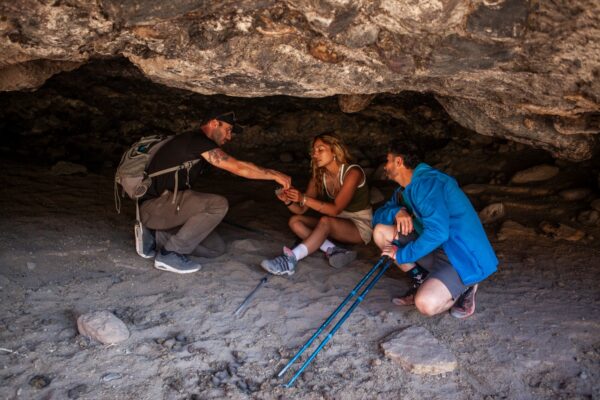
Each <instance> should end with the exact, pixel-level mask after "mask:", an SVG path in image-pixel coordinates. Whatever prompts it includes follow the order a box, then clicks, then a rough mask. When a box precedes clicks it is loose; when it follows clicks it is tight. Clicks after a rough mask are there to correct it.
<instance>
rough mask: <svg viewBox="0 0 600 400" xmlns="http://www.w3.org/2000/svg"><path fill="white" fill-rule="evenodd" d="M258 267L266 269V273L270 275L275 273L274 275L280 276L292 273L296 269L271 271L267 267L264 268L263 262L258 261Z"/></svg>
mask: <svg viewBox="0 0 600 400" xmlns="http://www.w3.org/2000/svg"><path fill="white" fill-rule="evenodd" d="M260 267H261V268H262V269H264V270H265V271H267V272H268V273H270V274H271V275H276V276H282V275H294V272H296V271H294V270H292V271H283V272H273V271H270V270H269V269H268V268H266V267H265V266H264V265H263V263H260Z"/></svg>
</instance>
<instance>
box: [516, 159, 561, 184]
mask: <svg viewBox="0 0 600 400" xmlns="http://www.w3.org/2000/svg"><path fill="white" fill-rule="evenodd" d="M558 172H559V169H558V167H555V166H552V165H547V164H542V165H536V166H535V167H531V168H527V169H525V170H522V171H519V172H517V173H516V174H515V175H514V176H513V177H512V179H511V182H512V183H529V182H541V181H546V180H548V179H551V178H554V177H555V176H556V175H558Z"/></svg>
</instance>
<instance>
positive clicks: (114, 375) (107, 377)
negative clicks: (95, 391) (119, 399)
mask: <svg viewBox="0 0 600 400" xmlns="http://www.w3.org/2000/svg"><path fill="white" fill-rule="evenodd" d="M122 377H123V375H121V374H119V373H118V372H109V373H107V374H104V375H102V378H100V379H101V380H102V382H111V381H116V380H118V379H121V378H122Z"/></svg>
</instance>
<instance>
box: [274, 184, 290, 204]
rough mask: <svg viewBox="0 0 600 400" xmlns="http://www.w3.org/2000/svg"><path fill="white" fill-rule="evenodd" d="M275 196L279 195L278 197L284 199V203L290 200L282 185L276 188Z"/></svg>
mask: <svg viewBox="0 0 600 400" xmlns="http://www.w3.org/2000/svg"><path fill="white" fill-rule="evenodd" d="M275 196H277V198H278V199H279V200H281V201H283V202H284V203H287V202H288V201H289V200H288V198H287V196H286V194H285V189H284V188H282V187H280V188H279V189H277V190H275Z"/></svg>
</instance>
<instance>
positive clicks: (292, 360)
mask: <svg viewBox="0 0 600 400" xmlns="http://www.w3.org/2000/svg"><path fill="white" fill-rule="evenodd" d="M385 259H386V257H385V256H384V257H381V258H380V259H379V261H377V263H376V264H375V265H374V266H373V268H371V270H370V271H369V272H367V274H365V276H364V277H363V278H362V279H361V280H360V282H358V284H357V285H356V286H355V287H354V289H352V291H351V292H350V294H349V295H348V296H346V298H345V299H344V301H342V302H341V303H340V305H339V306H338V307H337V308H336V309H335V310H334V311H333V312H332V313H331V315H329V317H328V318H327V319H326V320H325V322H323V324H321V326H320V327H319V329H317V331H316V332H315V333H314V334H313V335H312V337H311V338H310V339H308V341H307V342H306V343H305V344H304V346H302V348H301V349H300V350H299V351H298V352H297V353H296V355H295V356H294V357H293V358H292V359H291V360H290V361H288V363H287V364H286V365H285V367H283V369H282V370H281V371H280V372H279V374H277V377H278V378H281V376H282V375H283V374H285V371H287V370H288V368H290V367H291V366H292V364H294V362H296V360H297V359H298V357H300V356H301V355H302V353H304V351H305V350H306V349H307V348H308V347H309V346H310V345H311V344H312V343H313V342H314V341H315V339H316V338H317V337H318V336H319V335H320V334H321V332H323V331H324V330H325V328H327V326H328V325H329V324H330V323H331V321H333V319H335V317H337V315H338V314H339V313H340V311H341V310H342V308H344V306H345V305H346V304H348V302H349V301H350V300H351V299H352V298H353V297H354V296H355V295H356V293H358V291H359V290H360V289H361V288H362V286H363V285H364V284H365V282H366V281H367V280H368V279H369V278H370V277H371V276H372V275H373V274H374V273H375V271H377V269H378V268H379V267H380V266H381V264H382V263H383V261H384V260H385Z"/></svg>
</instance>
